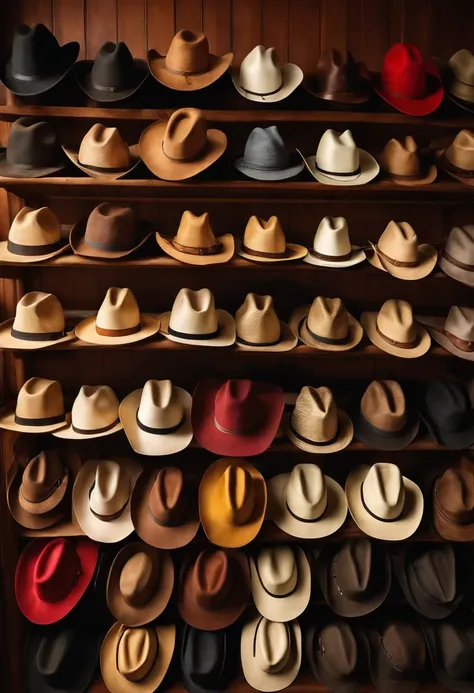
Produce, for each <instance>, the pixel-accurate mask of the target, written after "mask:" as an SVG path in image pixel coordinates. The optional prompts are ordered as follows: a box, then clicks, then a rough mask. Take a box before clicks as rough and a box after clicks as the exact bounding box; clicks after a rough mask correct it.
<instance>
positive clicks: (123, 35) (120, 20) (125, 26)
mask: <svg viewBox="0 0 474 693" xmlns="http://www.w3.org/2000/svg"><path fill="white" fill-rule="evenodd" d="M145 9H146V0H117V40H118V41H124V42H125V43H126V44H127V46H128V47H129V49H130V51H131V53H132V55H133V57H134V58H144V57H145V51H146V14H145Z"/></svg>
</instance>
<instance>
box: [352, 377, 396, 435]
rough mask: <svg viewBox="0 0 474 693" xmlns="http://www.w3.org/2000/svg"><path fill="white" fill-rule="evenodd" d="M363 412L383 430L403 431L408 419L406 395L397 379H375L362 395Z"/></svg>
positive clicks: (373, 424)
mask: <svg viewBox="0 0 474 693" xmlns="http://www.w3.org/2000/svg"><path fill="white" fill-rule="evenodd" d="M360 410H361V414H362V416H363V417H364V419H365V420H366V421H368V422H369V423H370V424H371V425H372V426H375V427H376V428H378V429H380V430H381V431H389V432H397V431H401V430H402V429H403V427H404V426H405V424H406V421H407V409H406V402H405V395H404V394H403V390H402V388H401V387H400V385H399V383H397V382H396V381H395V380H374V381H373V382H372V383H370V385H369V387H368V388H367V390H366V391H365V392H364V394H363V396H362V400H361V403H360Z"/></svg>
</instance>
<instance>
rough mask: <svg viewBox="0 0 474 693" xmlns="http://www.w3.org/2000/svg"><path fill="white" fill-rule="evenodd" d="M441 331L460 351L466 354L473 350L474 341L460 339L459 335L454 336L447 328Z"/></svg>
mask: <svg viewBox="0 0 474 693" xmlns="http://www.w3.org/2000/svg"><path fill="white" fill-rule="evenodd" d="M443 333H444V335H445V336H446V337H447V338H448V339H449V341H450V342H451V344H453V346H455V347H457V348H458V349H460V350H461V351H465V352H466V353H468V354H469V353H472V352H473V351H474V342H470V341H468V340H467V339H461V338H460V337H456V335H454V334H452V332H448V331H447V330H443Z"/></svg>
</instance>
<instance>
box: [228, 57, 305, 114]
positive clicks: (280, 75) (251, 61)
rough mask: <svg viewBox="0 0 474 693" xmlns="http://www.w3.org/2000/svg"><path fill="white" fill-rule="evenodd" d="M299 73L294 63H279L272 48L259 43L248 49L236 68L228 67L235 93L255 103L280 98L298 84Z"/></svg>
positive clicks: (299, 81)
mask: <svg viewBox="0 0 474 693" xmlns="http://www.w3.org/2000/svg"><path fill="white" fill-rule="evenodd" d="M303 76H304V75H303V71H302V70H301V68H299V67H298V65H294V64H293V63H287V64H286V65H283V66H282V65H281V64H280V59H279V57H278V54H277V52H276V50H275V49H274V48H265V46H261V45H260V46H255V48H254V49H253V50H251V51H250V53H249V54H248V55H247V56H246V57H245V58H244V59H243V60H242V64H241V65H240V68H238V67H233V68H232V81H233V83H234V87H235V88H236V89H237V91H238V92H239V94H240V95H241V96H243V97H244V98H246V99H248V100H249V101H258V102H259V103H275V102H276V101H282V100H283V99H285V98H286V97H287V96H289V95H290V94H292V93H293V92H294V90H295V89H296V88H297V87H298V86H299V85H300V84H301V82H302V81H303Z"/></svg>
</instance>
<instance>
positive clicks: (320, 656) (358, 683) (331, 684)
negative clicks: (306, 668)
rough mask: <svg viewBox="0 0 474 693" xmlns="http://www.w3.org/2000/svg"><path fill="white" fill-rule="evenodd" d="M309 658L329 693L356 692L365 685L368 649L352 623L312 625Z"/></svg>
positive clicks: (309, 633)
mask: <svg viewBox="0 0 474 693" xmlns="http://www.w3.org/2000/svg"><path fill="white" fill-rule="evenodd" d="M305 645H306V648H305V649H306V657H307V659H308V661H309V665H310V667H311V670H312V672H313V674H314V675H315V677H316V679H317V680H318V681H319V683H321V684H322V685H323V686H324V688H326V689H327V690H328V691H334V693H357V692H358V691H360V690H361V689H362V688H363V685H364V683H365V676H364V673H365V672H364V664H365V654H366V653H365V648H364V647H363V645H364V641H363V640H362V638H361V634H360V632H359V630H358V629H356V628H355V627H354V626H353V624H352V623H350V622H349V621H345V620H343V619H337V620H334V621H330V622H329V623H326V624H325V625H324V626H322V627H317V626H310V627H309V629H308V630H307V631H306V638H305Z"/></svg>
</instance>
